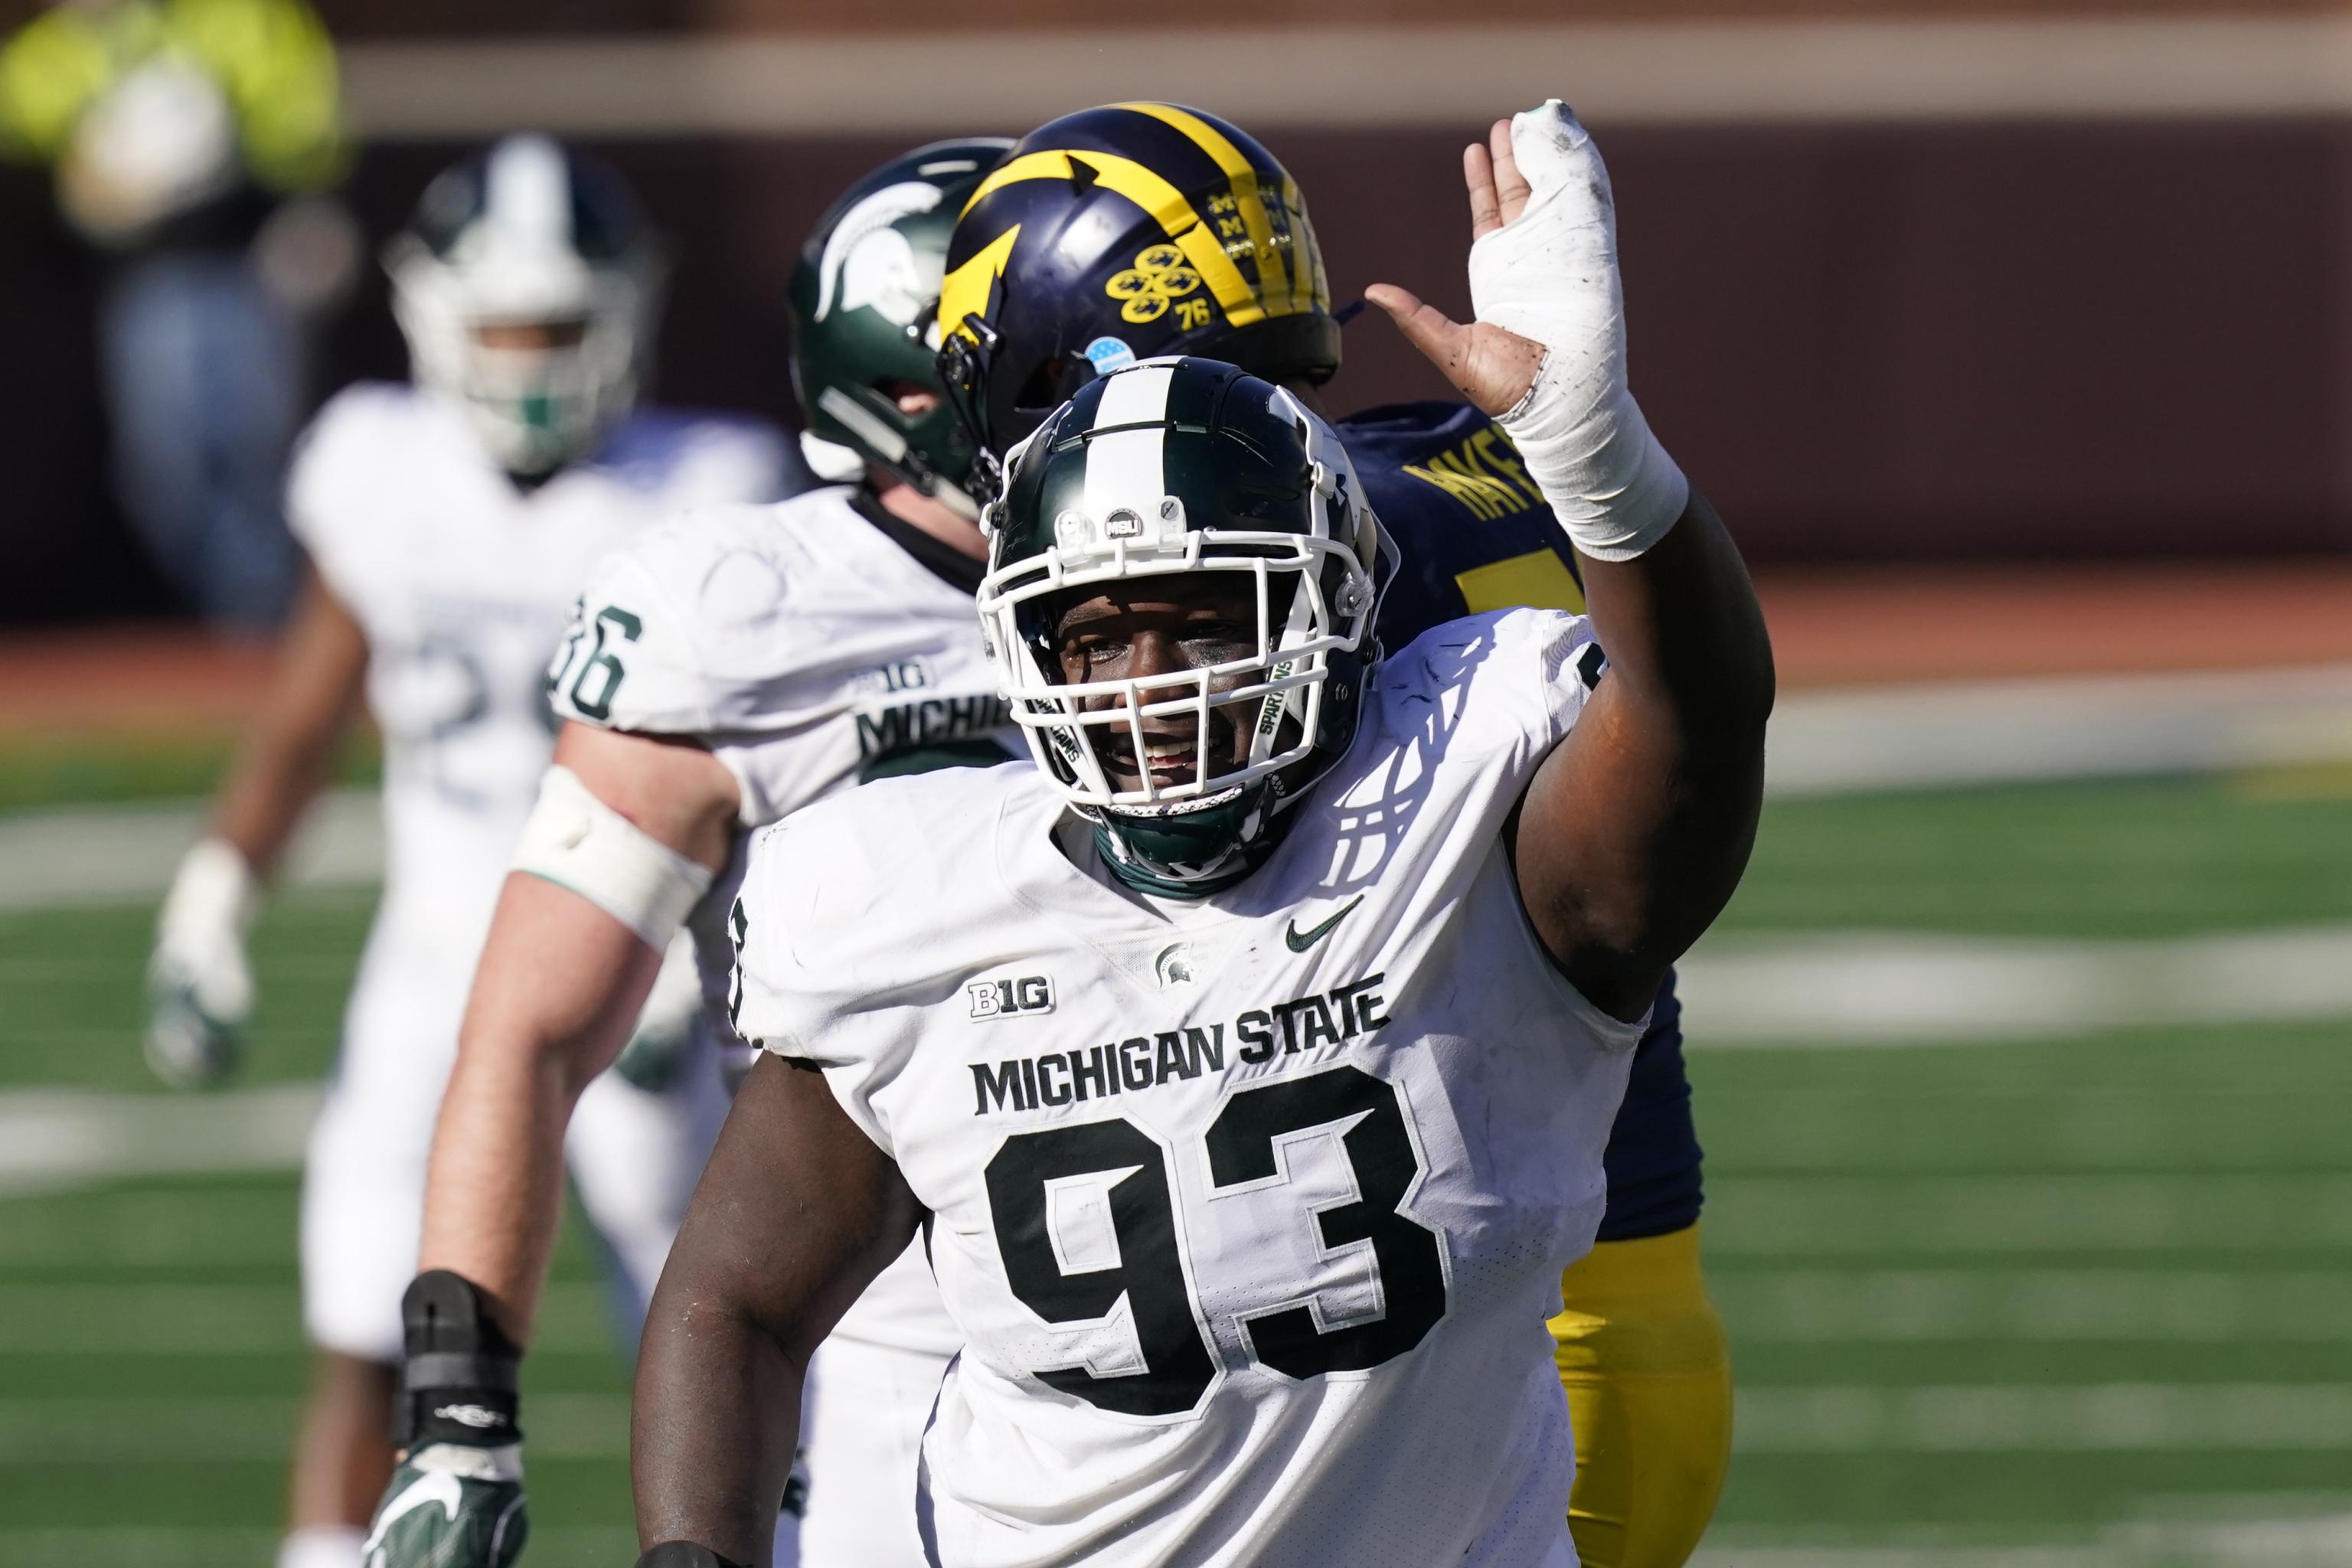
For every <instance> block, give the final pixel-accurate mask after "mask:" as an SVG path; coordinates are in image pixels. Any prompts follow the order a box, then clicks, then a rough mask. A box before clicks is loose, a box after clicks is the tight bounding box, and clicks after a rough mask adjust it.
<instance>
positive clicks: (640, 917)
mask: <svg viewBox="0 0 2352 1568" xmlns="http://www.w3.org/2000/svg"><path fill="white" fill-rule="evenodd" d="M513 868H514V869H515V870H518V871H527V872H529V873H530V875H532V876H534V877H544V878H545V879H547V880H549V881H551V882H552V883H554V884H555V885H556V886H557V887H559V888H569V889H572V891H573V892H575V893H577V894H579V895H580V896H581V897H582V898H583V899H585V900H588V901H589V902H590V903H592V904H593V905H595V906H596V907H597V908H598V909H600V910H604V912H605V913H606V914H608V915H611V916H612V917H613V918H614V920H616V921H620V922H621V923H622V924H623V925H625V926H626V927H628V928H629V929H630V930H631V931H635V932H636V933H637V935H638V936H639V937H640V938H642V939H643V940H644V942H645V943H646V946H647V947H650V948H652V949H653V950H654V951H655V952H662V951H663V950H664V949H666V948H667V947H668V946H669V939H670V938H671V937H672V936H674V935H675V934H677V928H678V927H679V926H680V925H682V924H684V923H685V921H686V917H687V915H688V913H689V912H690V911H691V910H693V908H694V906H695V905H696V904H697V903H698V902H700V901H701V899H702V895H703V894H704V893H705V892H707V891H709V888H710V873H709V871H708V870H706V869H705V868H703V867H702V866H700V865H699V864H698V863H697V862H695V861H693V860H689V859H688V858H686V857H685V856H683V855H681V854H679V853H678V852H677V850H675V849H672V848H671V847H669V846H668V845H667V844H664V843H662V842H661V841H660V840H659V839H657V838H656V837H653V836H652V835H651V834H649V833H647V832H646V831H645V829H643V828H641V827H639V826H637V825H636V824H635V823H634V822H631V821H630V820H629V819H628V818H627V817H625V816H622V815H621V814H620V813H619V812H617V811H614V809H613V808H612V807H611V806H609V805H605V804H604V802H603V801H601V800H598V799H597V798H596V797H595V795H593V794H592V793H590V791H589V788H588V786H587V785H586V784H582V783H581V782H580V775H579V774H577V773H573V772H572V770H571V769H570V768H567V767H564V766H563V765H562V764H561V763H558V764H557V765H555V766H553V767H551V768H549V769H548V770H547V776H546V777H545V778H543V779H541V781H540V784H539V803H538V804H537V805H534V806H532V807H531V811H530V821H528V822H526V823H525V824H523V829H522V842H521V843H520V844H518V845H516V846H515V858H514V867H513Z"/></svg>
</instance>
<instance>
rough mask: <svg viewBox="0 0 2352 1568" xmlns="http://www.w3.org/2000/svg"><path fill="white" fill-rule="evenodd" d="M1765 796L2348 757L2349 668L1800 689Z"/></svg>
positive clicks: (1784, 708) (1782, 728)
mask: <svg viewBox="0 0 2352 1568" xmlns="http://www.w3.org/2000/svg"><path fill="white" fill-rule="evenodd" d="M1765 744H1766V761H1765V777H1766V788H1767V789H1768V791H1769V792H1770V793H1771V794H1773V795H1849V794H1853V793H1854V792H1856V791H1861V790H1876V789H1913V788H1926V787H1943V786H1948V785H1952V784H2006V783H2030V782H2034V781H2039V780H2049V779H2067V778H2094V777H2102V776H2116V775H2122V774H2132V773H2226V772H2231V771H2233V770H2237V769H2242V768H2261V767H2280V766H2292V765H2296V764H2301V763H2333V762H2341V761H2344V760H2347V759H2352V665H2324V666H2317V667H2314V668H2301V669H2262V670H2213V671H2196V672H2187V673H2172V674H2162V675H2118V676H2095V677H2079V678H2078V677H2069V678H2063V679H2035V680H1999V681H1981V682H1937V683H1924V684H1920V685H1912V686H1888V687H1867V688H1857V689H1851V690H1832V691H1807V692H1797V693H1794V694H1792V695H1790V696H1788V697H1784V698H1783V699H1781V700H1780V704H1779V706H1778V707H1777V708H1776V709H1775V710H1774V711H1773V714H1772V728H1771V733H1770V736H1769V739H1768V740H1767V742H1766V743H1765Z"/></svg>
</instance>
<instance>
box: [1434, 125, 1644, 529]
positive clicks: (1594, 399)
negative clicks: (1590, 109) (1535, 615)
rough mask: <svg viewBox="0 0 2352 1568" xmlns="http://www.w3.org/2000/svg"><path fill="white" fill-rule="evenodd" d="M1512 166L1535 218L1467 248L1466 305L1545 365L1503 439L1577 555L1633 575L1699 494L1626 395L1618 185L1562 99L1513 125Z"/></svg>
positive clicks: (1527, 214)
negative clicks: (1523, 341) (1635, 563)
mask: <svg viewBox="0 0 2352 1568" xmlns="http://www.w3.org/2000/svg"><path fill="white" fill-rule="evenodd" d="M1511 153H1512V156H1513V158H1514V159H1515V160H1516V161H1517V163H1518V169H1519V174H1520V176H1521V177H1522V178H1523V179H1525V180H1526V181H1527V183H1528V191H1529V195H1528V204H1527V206H1526V208H1525V210H1524V211H1522V212H1521V213H1520V214H1519V216H1517V217H1516V218H1514V219H1512V220H1511V221H1510V222H1509V223H1507V224H1506V225H1504V226H1502V227H1501V228H1499V229H1496V230H1495V231H1494V232H1493V233H1491V234H1488V235H1486V237H1484V238H1482V239H1480V240H1478V241H1477V242H1476V243H1475V244H1474V245H1473V246H1472V247H1470V300H1471V303H1472V304H1473V305H1474V306H1475V308H1476V310H1477V315H1478V320H1479V321H1485V322H1490V323H1492V324H1493V325H1496V326H1498V327H1501V328H1503V329H1505V330H1506V331H1512V332H1516V333H1517V334H1518V335H1519V336H1520V337H1523V338H1527V339H1529V340H1531V341H1532V342H1538V343H1541V344H1543V345H1544V348H1545V350H1546V351H1547V352H1546V353H1545V354H1544V360H1543V366H1542V368H1541V369H1540V370H1538V372H1537V373H1536V379H1535V384H1533V385H1532V386H1530V387H1529V388H1528V394H1527V395H1526V396H1525V397H1524V398H1522V399H1520V401H1519V404H1518V406H1517V407H1516V408H1514V409H1512V410H1511V411H1510V412H1509V413H1507V414H1506V415H1504V416H1502V426H1503V428H1504V429H1505V430H1506V431H1507V432H1508V433H1509V435H1510V437H1511V440H1512V442H1513V444H1515V445H1516V446H1517V447H1518V448H1519V452H1520V455H1521V456H1522V457H1523V458H1525V459H1526V460H1527V466H1528V473H1529V474H1530V475H1532V476H1533V477H1534V479H1535V480H1536V483H1537V485H1538V487H1539V488H1540V489H1542V490H1543V493H1544V498H1545V499H1546V500H1549V501H1550V502H1551V503H1552V510H1553V511H1554V512H1556V513H1557V514H1558V515H1559V521H1560V525H1561V526H1562V527H1563V528H1565V529H1567V530H1568V534H1569V537H1570V539H1571V540H1572V541H1574V542H1575V544H1576V547H1577V549H1579V550H1580V551H1581V552H1584V553H1585V554H1587V555H1590V556H1591V557H1592V558H1593V559H1594V560H1596V561H1628V560H1631V559H1633V557H1634V556H1636V555H1639V554H1641V553H1642V552H1643V551H1645V550H1647V549H1649V548H1650V546H1652V545H1653V544H1655V543H1656V542H1658V540H1659V539H1660V538H1661V537H1663V536H1664V533H1665V532H1666V531H1667V530H1668V529H1670V528H1672V527H1673V526H1674V525H1675V520H1676V519H1678V518H1679V517H1681V516H1682V513H1683V508H1684V507H1685V505H1686V504H1687V503H1688V501H1689V500H1690V484H1689V481H1687V480H1686V479H1684V478H1683V473H1682V470H1681V469H1680V468H1677V467H1675V460H1674V459H1673V458H1670V457H1668V456H1667V455H1666V453H1665V449H1664V447H1660V446H1659V445H1658V441H1657V437H1654V436H1653V435H1651V433H1650V426H1649V422H1648V421H1647V420H1645V419H1643V417H1642V410H1641V406H1640V405H1638V404H1636V403H1635V402H1634V401H1633V393H1632V392H1631V391H1629V390H1628V389H1627V386H1626V381H1625V296H1624V289H1623V288H1622V285H1621V284H1620V281H1619V279H1618V274H1617V215H1616V209H1615V206H1614V205H1613V203H1612V199H1611V196H1610V192H1609V171H1608V170H1607V169H1606V168H1605V167H1603V166H1602V164H1601V153H1600V152H1599V151H1598V150H1597V149H1596V148H1595V147H1594V146H1593V144H1592V138H1591V135H1590V134H1589V133H1588V132H1586V131H1585V129H1584V127H1583V126H1582V125H1581V124H1580V123H1579V122H1578V121H1577V118H1576V116H1575V114H1574V113H1572V112H1571V111H1570V110H1569V108H1568V106H1567V105H1566V104H1564V103H1562V102H1560V101H1559V100H1558V99H1552V100H1549V101H1547V102H1546V103H1545V104H1544V105H1543V106H1542V107H1541V108H1538V109H1530V110H1528V111H1526V112H1525V113H1523V114H1518V115H1515V116H1514V117H1513V118H1512V121H1511Z"/></svg>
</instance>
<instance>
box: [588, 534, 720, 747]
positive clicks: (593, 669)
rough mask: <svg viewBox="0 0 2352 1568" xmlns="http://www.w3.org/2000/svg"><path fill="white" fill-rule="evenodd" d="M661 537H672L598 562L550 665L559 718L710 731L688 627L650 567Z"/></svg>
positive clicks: (603, 726)
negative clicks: (652, 552)
mask: <svg viewBox="0 0 2352 1568" xmlns="http://www.w3.org/2000/svg"><path fill="white" fill-rule="evenodd" d="M665 538H674V533H673V531H672V530H670V529H667V528H664V529H659V530H656V531H655V533H654V535H653V536H652V538H651V539H650V540H648V541H644V542H639V543H637V544H634V545H632V546H630V547H629V548H627V549H625V550H622V551H619V552H615V553H614V554H611V555H608V556H606V557H605V558H604V560H603V561H602V562H600V563H597V566H596V570H595V571H594V573H593V574H592V575H591V576H590V578H589V581H588V586H587V588H586V590H585V591H584V592H583V593H582V595H580V598H579V600H578V602H577V603H576V604H575V605H573V606H572V622H571V625H570V626H566V627H565V628H564V635H563V640H562V642H561V643H559V644H558V645H557V646H556V649H555V655H554V658H552V659H551V660H550V661H549V663H548V667H547V700H548V706H549V707H550V708H551V709H552V710H553V711H554V713H555V716H556V717H557V718H559V719H570V720H574V721H578V722H580V723H583V724H593V725H594V726H596V727H597V728H598V729H600V730H630V731H642V732H644V733H647V734H655V735H698V734H702V733H704V732H706V731H708V730H709V728H710V727H711V726H710V708H711V696H712V693H711V690H710V681H709V679H708V677H707V676H706V675H705V674H704V673H703V669H702V665H703V662H704V661H703V659H702V658H701V654H700V651H699V649H698V647H697V638H696V633H695V626H694V623H693V621H692V620H691V619H690V618H689V617H688V616H687V615H686V614H685V613H684V612H683V610H682V609H681V607H680V606H679V605H677V603H676V597H675V595H674V594H673V593H672V592H671V591H670V584H667V583H666V582H665V581H663V579H662V577H661V576H659V575H657V574H656V572H655V570H654V569H653V566H652V559H653V557H652V554H651V551H652V549H658V547H659V546H660V544H661V543H662V542H663V541H664V540H665ZM649 547H651V548H650V549H649Z"/></svg>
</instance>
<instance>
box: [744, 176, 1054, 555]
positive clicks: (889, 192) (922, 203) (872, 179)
mask: <svg viewBox="0 0 2352 1568" xmlns="http://www.w3.org/2000/svg"><path fill="white" fill-rule="evenodd" d="M1012 145H1013V143H1012V142H1007V141H1004V140H1003V139H1001V138H988V137H974V138H971V139H969V140H964V141H957V142H932V143H931V144H930V145H929V146H926V147H918V148H916V149H915V150H914V151H913V152H911V153H906V154H904V155H902V156H900V157H897V158H893V159H892V160H890V162H888V163H885V164H883V165H882V166H881V167H880V168H878V169H877V170H875V171H874V172H873V173H871V174H867V175H866V177H865V178H863V179H861V180H859V181H858V182H857V183H856V184H854V185H852V186H850V187H849V189H848V190H847V191H845V193H843V195H841V197H840V199H839V200H837V201H835V203H834V204H833V206H832V207H831V209H830V210H828V211H827V212H826V213H825V215H824V217H822V218H820V219H819V220H818V221H817V226H816V227H815V229H814V231H812V232H811V233H810V235H809V237H808V241H807V243H806V244H804V245H803V246H802V247H801V256H800V262H799V264H798V265H797V266H795V267H794V268H793V279H792V286H791V288H790V289H789V290H788V292H787V296H786V297H787V300H788V303H789V305H790V308H791V311H792V320H793V353H792V373H793V393H794V395H796V396H798V397H799V399H800V405H801V412H802V414H803V416H804V417H805V418H806V420H807V422H808V429H807V436H806V437H804V438H803V447H805V448H806V449H807V452H808V457H809V459H810V467H811V468H814V470H815V471H816V473H817V474H818V475H819V477H821V478H824V479H835V480H844V479H857V478H861V477H863V474H864V469H865V466H866V464H868V463H871V464H874V465H876V466H877V467H879V468H883V469H884V470H885V471H887V472H888V473H890V474H891V475H893V476H895V477H896V478H898V479H901V480H903V481H904V482H905V483H907V484H908V485H910V486H912V487H913V488H914V489H917V490H918V491H919V492H921V493H922V494H924V495H928V496H930V497H932V498H933V499H935V500H940V501H942V502H944V503H945V504H947V505H949V506H950V507H953V508H955V509H956V510H960V511H963V512H965V513H967V515H977V511H978V508H977V507H976V505H975V504H974V503H973V502H972V501H971V499H970V497H969V496H967V495H966V493H965V491H964V489H963V479H964V477H965V476H966V475H967V474H969V473H970V472H971V464H972V443H971V437H970V436H969V435H967V434H966V433H965V430H964V428H963V426H962V424H961V422H960V421H959V420H958V419H957V417H956V416H955V413H954V412H953V410H951V409H950V407H949V406H948V405H947V402H946V398H945V391H944V388H943V387H942V386H941V385H940V373H939V364H938V359H937V356H938V353H939V347H940V329H939V305H940V279H941V277H942V276H944V274H945V273H946V270H947V254H948V237H949V236H950V235H951V234H952V233H953V232H954V230H955V221H956V215H957V214H958V213H960V212H961V211H962V210H963V205H964V203H965V202H966V201H967V200H968V199H970V197H971V193H972V192H973V191H974V190H976V189H978V188H979V185H980V183H981V181H982V179H984V178H985V177H986V176H987V174H988V172H989V171H990V170H991V169H993V168H994V167H995V166H996V165H997V163H999V162H1001V161H1002V160H1003V157H1004V154H1005V152H1006V150H1007V149H1009V148H1010V147H1011V146H1012ZM908 387H919V388H923V389H926V390H929V391H932V392H936V393H940V403H939V405H937V406H936V407H934V408H932V409H931V410H929V412H927V413H924V414H920V415H917V416H911V417H910V416H908V415H906V414H904V413H902V412H901V411H900V410H899V407H898V393H900V392H902V391H904V390H905V389H907V388H908Z"/></svg>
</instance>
